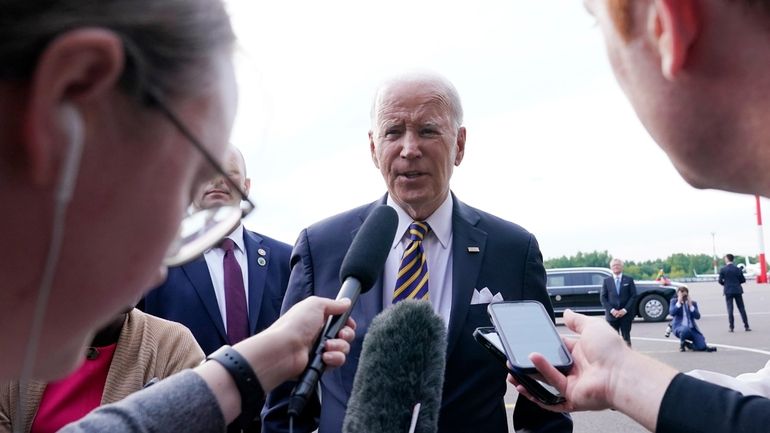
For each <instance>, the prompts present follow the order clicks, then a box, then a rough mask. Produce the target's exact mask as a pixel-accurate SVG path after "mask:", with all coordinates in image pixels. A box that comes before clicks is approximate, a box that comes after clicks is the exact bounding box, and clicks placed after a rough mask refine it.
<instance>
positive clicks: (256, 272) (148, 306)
mask: <svg viewBox="0 0 770 433" xmlns="http://www.w3.org/2000/svg"><path fill="white" fill-rule="evenodd" d="M225 161H226V164H225V169H226V170H227V173H228V174H229V175H230V178H231V179H232V180H233V181H234V182H236V184H238V185H240V186H241V187H242V188H243V190H244V191H245V192H246V193H247V194H248V191H249V187H250V184H251V181H250V179H249V178H248V177H246V164H245V161H244V159H243V155H241V153H240V151H238V149H236V148H231V149H230V151H229V153H228V155H227V158H226V160H225ZM239 201H240V196H239V195H238V194H237V193H236V192H235V191H230V188H229V187H228V185H227V182H225V181H224V178H222V177H218V178H215V179H212V180H211V181H210V182H208V183H206V184H205V185H204V186H203V187H202V189H201V191H200V192H199V194H198V195H197V198H196V199H195V201H194V206H197V207H199V208H203V209H207V208H210V207H213V206H217V205H220V204H223V203H230V204H233V203H234V204H238V202H239ZM228 240H229V242H227V241H228ZM225 242H227V243H228V244H229V248H230V250H229V251H228V249H227V248H224V246H225ZM290 253H291V247H290V246H289V245H288V244H285V243H283V242H280V241H277V240H275V239H271V238H269V237H267V236H264V235H260V234H258V233H255V232H252V231H250V230H246V229H245V228H244V227H243V224H240V225H239V226H238V227H237V228H236V229H235V230H234V231H233V232H232V233H230V234H229V235H228V236H227V237H226V238H225V241H223V242H222V243H221V244H220V247H214V248H211V249H209V250H208V251H206V252H205V253H204V254H203V255H202V256H200V257H198V258H197V259H195V260H193V261H191V262H189V263H187V264H184V265H182V266H178V267H174V268H170V269H169V270H168V277H167V278H166V281H165V282H164V283H163V284H161V285H160V286H158V287H157V288H155V289H154V290H152V291H151V292H150V293H148V294H147V295H145V297H144V299H143V302H141V303H140V308H142V309H143V310H144V311H145V312H147V313H150V314H152V315H155V316H158V317H162V318H164V319H167V320H172V321H175V322H179V323H181V324H183V325H185V326H186V327H188V328H189V329H190V331H191V332H192V334H193V336H194V337H195V340H196V341H197V342H198V344H199V345H200V346H201V349H203V352H204V353H205V354H206V355H209V354H211V353H212V352H214V351H215V350H217V349H219V348H220V347H222V346H224V345H226V344H230V345H232V344H235V343H238V342H239V341H241V340H243V339H244V338H246V337H249V336H251V335H255V334H257V333H259V332H261V331H262V330H264V329H266V328H267V327H269V326H270V325H271V324H272V323H273V322H274V321H275V320H276V319H278V317H279V316H280V312H281V303H282V302H283V296H284V293H285V292H286V285H287V283H288V280H289V255H290ZM228 256H229V257H228ZM233 259H235V260H233ZM234 264H237V266H234ZM233 268H234V270H235V272H230V273H229V274H228V270H233ZM233 274H234V275H235V276H236V278H235V280H234V281H231V280H230V278H229V275H233ZM233 288H234V289H235V290H232V289H233ZM234 291H237V293H233V292H234ZM260 426H261V424H260V422H259V420H257V421H256V422H255V423H254V425H253V426H252V429H251V430H249V431H256V432H258V431H259V430H260Z"/></svg>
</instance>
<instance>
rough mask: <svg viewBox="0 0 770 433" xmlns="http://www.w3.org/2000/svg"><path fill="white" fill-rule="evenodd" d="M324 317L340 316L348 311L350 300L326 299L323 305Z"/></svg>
mask: <svg viewBox="0 0 770 433" xmlns="http://www.w3.org/2000/svg"><path fill="white" fill-rule="evenodd" d="M324 304H325V305H324V306H323V307H324V315H325V316H331V315H334V314H342V313H344V312H345V311H347V310H349V309H350V304H351V303H350V299H349V298H342V299H338V300H333V299H328V300H326V302H325V303H324Z"/></svg>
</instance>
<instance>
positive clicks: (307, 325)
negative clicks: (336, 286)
mask: <svg viewBox="0 0 770 433" xmlns="http://www.w3.org/2000/svg"><path fill="white" fill-rule="evenodd" d="M349 308H350V300H349V299H341V300H332V299H327V298H319V297H317V296H311V297H309V298H307V299H305V300H303V301H302V302H299V303H298V304H296V305H294V306H293V307H292V308H291V309H289V311H287V312H286V314H284V315H283V316H281V317H280V318H279V319H278V320H277V321H276V322H275V323H273V325H272V326H270V327H269V328H267V329H266V330H265V331H263V332H261V333H260V334H259V335H258V336H257V337H258V342H257V343H256V344H254V343H253V342H252V341H251V339H247V340H244V341H243V342H241V343H238V344H236V345H235V346H233V348H234V349H236V350H238V352H240V353H241V354H242V355H243V356H244V357H245V358H246V359H249V360H260V361H263V362H258V363H255V362H253V361H252V368H253V369H254V372H255V373H256V374H257V377H258V378H259V381H260V383H261V385H262V387H263V388H264V390H265V391H266V392H267V391H269V390H271V389H273V388H275V387H276V386H278V385H280V384H281V383H283V382H284V381H286V380H288V379H290V378H292V377H297V376H298V375H299V374H300V373H302V371H303V370H304V368H305V366H306V365H307V363H308V350H309V348H310V347H311V346H312V344H313V342H314V340H315V339H316V336H318V330H319V329H320V328H321V327H322V326H323V324H324V323H325V322H326V320H327V319H328V318H329V317H330V316H332V315H335V314H336V315H339V314H342V313H344V312H345V311H347V310H348V309H349ZM355 328H356V324H355V322H354V321H353V319H348V320H347V322H346V323H345V326H344V327H342V329H340V330H339V332H338V333H337V334H335V338H331V339H328V340H326V341H325V344H324V349H325V350H324V352H323V355H322V356H323V362H324V363H325V364H326V365H328V366H330V367H339V366H341V365H342V364H344V363H345V355H347V353H348V352H350V342H352V341H353V338H355ZM257 337H253V338H257Z"/></svg>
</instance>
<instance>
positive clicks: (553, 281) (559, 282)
mask: <svg viewBox="0 0 770 433" xmlns="http://www.w3.org/2000/svg"><path fill="white" fill-rule="evenodd" d="M545 284H546V286H547V287H562V286H565V285H566V284H564V275H549V276H548V280H547V282H546V283H545Z"/></svg>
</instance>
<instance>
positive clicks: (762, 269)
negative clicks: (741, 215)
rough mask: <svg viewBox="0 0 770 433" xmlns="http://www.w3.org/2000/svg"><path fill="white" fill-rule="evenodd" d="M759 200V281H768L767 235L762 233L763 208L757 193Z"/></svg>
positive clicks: (756, 197)
mask: <svg viewBox="0 0 770 433" xmlns="http://www.w3.org/2000/svg"><path fill="white" fill-rule="evenodd" d="M754 198H755V199H756V200H757V228H758V232H759V275H757V283H764V284H766V283H767V262H766V261H765V236H764V234H763V233H762V208H761V207H760V206H759V196H758V195H755V196H754Z"/></svg>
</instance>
